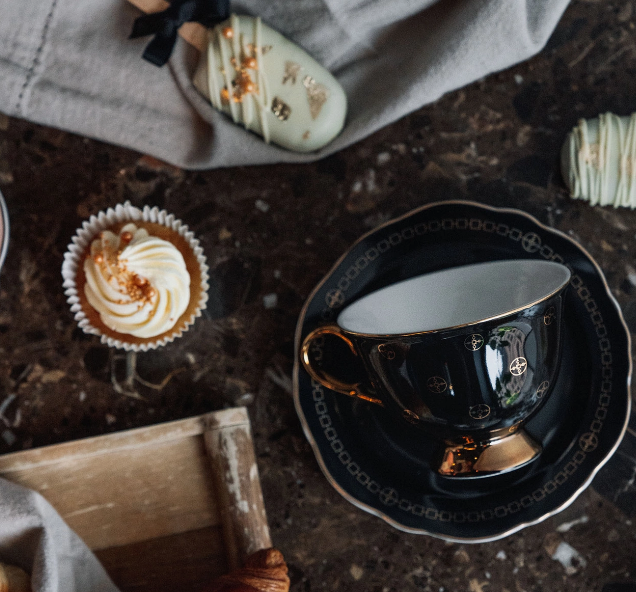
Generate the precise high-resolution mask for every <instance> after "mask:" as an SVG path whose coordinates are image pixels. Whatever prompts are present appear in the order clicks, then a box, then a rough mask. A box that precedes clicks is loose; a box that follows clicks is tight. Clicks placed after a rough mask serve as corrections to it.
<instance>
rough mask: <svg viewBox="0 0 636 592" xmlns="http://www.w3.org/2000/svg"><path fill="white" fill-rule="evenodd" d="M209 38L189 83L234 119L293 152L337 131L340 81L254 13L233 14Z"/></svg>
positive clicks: (343, 106) (341, 115) (341, 112)
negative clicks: (252, 15) (251, 14)
mask: <svg viewBox="0 0 636 592" xmlns="http://www.w3.org/2000/svg"><path fill="white" fill-rule="evenodd" d="M208 40H209V41H208V47H207V51H204V52H202V54H201V58H200V60H199V64H198V66H197V69H196V71H195V74H194V78H193V83H194V86H195V87H196V88H197V89H198V91H199V92H200V93H201V94H202V95H203V96H204V97H205V98H206V99H208V100H209V101H210V103H211V104H212V106H213V107H215V108H216V109H218V110H219V111H222V112H223V113H225V114H226V115H229V116H230V117H231V118H232V120H233V121H234V123H236V124H238V125H242V126H244V127H246V128H247V129H249V130H251V131H253V132H255V133H257V134H258V135H260V136H262V137H263V139H264V140H265V141H266V142H272V143H274V144H278V145H279V146H282V147H283V148H287V149H289V150H294V151H296V152H311V151H314V150H318V149H319V148H322V147H323V146H325V145H326V144H328V143H329V142H331V140H333V139H334V138H335V137H336V136H337V135H338V134H339V133H340V131H341V130H342V127H343V125H344V120H345V116H346V112H347V98H346V96H345V93H344V90H343V89H342V87H341V86H340V83H339V82H338V81H337V80H336V79H335V78H334V77H333V76H332V75H331V73H330V72H328V71H327V70H326V69H325V68H324V67H323V66H321V65H320V64H319V63H318V62H317V61H316V60H314V59H313V58H312V57H311V56H310V55H309V54H307V53H306V52H305V51H304V50H303V49H301V48H300V47H298V46H297V45H296V44H295V43H292V42H291V41H289V40H288V39H286V38H285V37H283V36H282V35H281V34H280V33H278V32H277V31H274V30H273V29H272V28H270V27H268V26H267V25H265V24H263V23H262V22H261V19H260V18H259V17H251V16H236V15H232V16H231V17H230V18H229V19H228V20H227V21H225V22H223V23H220V24H219V25H217V26H216V27H214V28H213V29H210V30H209V31H208Z"/></svg>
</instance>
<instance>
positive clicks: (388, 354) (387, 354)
mask: <svg viewBox="0 0 636 592" xmlns="http://www.w3.org/2000/svg"><path fill="white" fill-rule="evenodd" d="M378 351H379V352H380V354H381V355H382V357H383V358H386V359H387V360H393V359H394V358H395V352H394V351H393V350H392V349H391V348H390V347H389V346H388V345H387V344H386V343H381V344H380V345H378Z"/></svg>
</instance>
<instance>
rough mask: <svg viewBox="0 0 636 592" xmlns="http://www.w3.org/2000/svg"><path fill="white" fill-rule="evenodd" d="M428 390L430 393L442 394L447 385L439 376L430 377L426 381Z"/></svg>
mask: <svg viewBox="0 0 636 592" xmlns="http://www.w3.org/2000/svg"><path fill="white" fill-rule="evenodd" d="M426 386H427V387H428V390H429V391H431V392H432V393H438V394H439V393H443V392H444V391H445V390H446V387H447V386H448V384H447V383H446V381H445V380H444V379H443V378H442V377H441V376H432V377H431V378H429V379H428V380H427V381H426Z"/></svg>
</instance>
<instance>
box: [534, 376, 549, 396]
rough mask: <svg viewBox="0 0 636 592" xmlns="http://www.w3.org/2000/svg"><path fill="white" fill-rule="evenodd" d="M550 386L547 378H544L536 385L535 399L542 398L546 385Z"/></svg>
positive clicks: (546, 388)
mask: <svg viewBox="0 0 636 592" xmlns="http://www.w3.org/2000/svg"><path fill="white" fill-rule="evenodd" d="M549 386H550V383H549V382H548V381H547V380H544V381H543V382H542V383H541V384H540V385H539V386H538V387H537V392H536V395H537V399H543V395H545V393H546V391H547V390H548V387H549Z"/></svg>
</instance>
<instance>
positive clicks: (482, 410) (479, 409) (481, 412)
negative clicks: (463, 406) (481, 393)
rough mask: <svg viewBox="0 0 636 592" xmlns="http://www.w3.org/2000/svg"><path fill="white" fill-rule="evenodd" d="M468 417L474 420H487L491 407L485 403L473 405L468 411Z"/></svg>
mask: <svg viewBox="0 0 636 592" xmlns="http://www.w3.org/2000/svg"><path fill="white" fill-rule="evenodd" d="M468 415H470V416H471V417H472V418H473V419H486V418H487V417H488V416H489V415H490V407H489V406H488V405H486V404H485V403H480V404H479V405H473V406H472V407H471V408H470V409H469V410H468Z"/></svg>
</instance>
